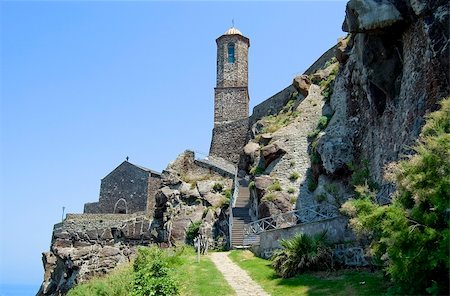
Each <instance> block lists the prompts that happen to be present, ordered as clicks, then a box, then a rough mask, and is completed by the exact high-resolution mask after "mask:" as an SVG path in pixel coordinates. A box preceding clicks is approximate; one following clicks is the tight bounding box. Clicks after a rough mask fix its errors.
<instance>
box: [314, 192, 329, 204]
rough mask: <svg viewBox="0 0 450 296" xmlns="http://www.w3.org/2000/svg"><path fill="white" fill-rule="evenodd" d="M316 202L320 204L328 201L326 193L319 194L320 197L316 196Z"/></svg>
mask: <svg viewBox="0 0 450 296" xmlns="http://www.w3.org/2000/svg"><path fill="white" fill-rule="evenodd" d="M316 200H317V201H318V202H324V201H326V200H327V196H326V195H325V194H324V193H322V194H319V195H317V196H316Z"/></svg>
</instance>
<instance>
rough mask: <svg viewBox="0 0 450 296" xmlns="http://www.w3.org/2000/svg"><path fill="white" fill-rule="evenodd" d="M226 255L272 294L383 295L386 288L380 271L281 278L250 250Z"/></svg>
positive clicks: (267, 262) (337, 272)
mask: <svg viewBox="0 0 450 296" xmlns="http://www.w3.org/2000/svg"><path fill="white" fill-rule="evenodd" d="M230 258H231V259H232V260H233V261H234V262H236V263H237V264H238V265H239V266H240V267H241V268H242V269H244V270H246V271H247V272H248V273H249V275H250V277H251V278H252V279H253V280H255V281H256V282H257V283H259V284H260V285H261V287H262V288H263V289H264V290H265V291H266V292H268V293H269V294H270V295H272V296H278V295H279V296H282V295H296V296H301V295H308V296H314V295H345V296H347V295H383V294H385V291H386V289H387V286H386V284H385V281H384V279H383V277H382V275H381V273H370V272H367V271H354V270H339V271H335V272H331V273H327V272H316V273H308V274H302V275H298V276H296V277H293V278H290V279H283V278H280V277H278V276H277V275H276V274H275V271H274V270H273V268H272V266H271V261H270V260H264V259H261V258H257V257H255V256H254V255H253V254H252V253H251V252H250V251H236V250H234V251H231V254H230ZM362 283H364V284H362Z"/></svg>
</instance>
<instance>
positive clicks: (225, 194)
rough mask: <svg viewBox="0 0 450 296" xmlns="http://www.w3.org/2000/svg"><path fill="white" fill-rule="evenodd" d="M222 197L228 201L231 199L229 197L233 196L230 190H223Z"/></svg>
mask: <svg viewBox="0 0 450 296" xmlns="http://www.w3.org/2000/svg"><path fill="white" fill-rule="evenodd" d="M223 195H224V196H225V198H226V199H228V200H230V199H231V196H232V195H233V194H231V189H225V190H224V191H223Z"/></svg>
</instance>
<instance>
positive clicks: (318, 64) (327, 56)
mask: <svg viewBox="0 0 450 296" xmlns="http://www.w3.org/2000/svg"><path fill="white" fill-rule="evenodd" d="M336 49H337V45H335V46H333V47H332V48H330V49H329V50H327V51H326V52H325V53H324V54H322V55H321V56H320V58H318V59H317V61H315V62H314V64H312V65H311V66H310V67H309V68H308V69H306V71H305V73H303V74H306V75H311V74H314V73H315V72H316V71H318V70H320V69H322V68H324V66H325V64H326V63H327V62H328V61H329V60H331V59H332V58H334V57H335V56H336Z"/></svg>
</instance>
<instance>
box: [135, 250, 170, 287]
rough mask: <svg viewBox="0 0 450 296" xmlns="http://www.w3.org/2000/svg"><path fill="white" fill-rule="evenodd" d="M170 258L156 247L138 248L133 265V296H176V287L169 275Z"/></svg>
mask: <svg viewBox="0 0 450 296" xmlns="http://www.w3.org/2000/svg"><path fill="white" fill-rule="evenodd" d="M170 259H172V258H170V257H169V256H168V255H167V253H166V252H164V250H161V249H159V248H157V247H151V248H139V249H138V252H137V257H136V259H135V261H134V264H133V269H134V281H133V291H132V293H131V295H134V296H147V295H155V296H170V295H178V294H179V289H178V286H177V284H176V282H175V280H174V278H173V276H172V275H171V274H170V269H169V262H170Z"/></svg>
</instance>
